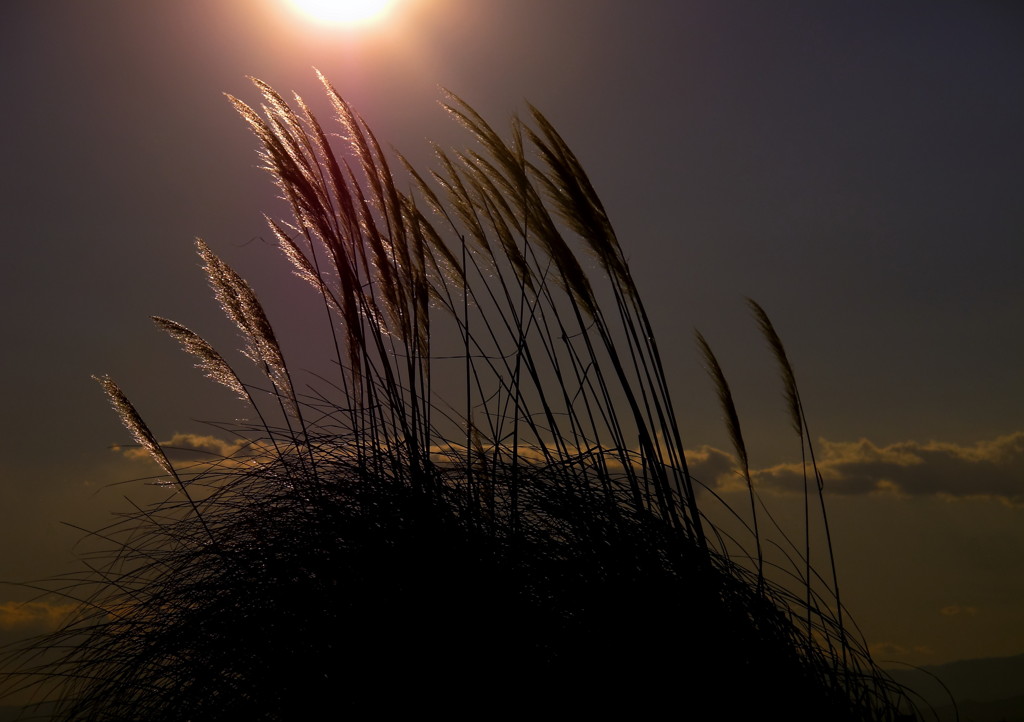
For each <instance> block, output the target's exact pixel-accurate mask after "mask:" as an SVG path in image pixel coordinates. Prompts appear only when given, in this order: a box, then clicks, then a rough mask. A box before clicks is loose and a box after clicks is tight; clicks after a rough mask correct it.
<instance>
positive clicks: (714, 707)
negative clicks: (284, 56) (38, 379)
mask: <svg viewBox="0 0 1024 722" xmlns="http://www.w3.org/2000/svg"><path fill="white" fill-rule="evenodd" d="M255 84H256V88H257V90H258V92H259V94H260V96H261V104H260V106H259V107H252V106H250V105H248V104H246V103H244V102H242V101H240V100H238V99H235V98H232V99H231V100H232V102H233V104H234V105H235V107H236V108H237V109H238V111H239V112H240V113H241V115H242V117H243V118H244V120H245V121H246V122H247V124H248V125H249V127H250V128H251V129H252V130H253V131H254V132H255V134H256V136H257V138H258V139H259V141H260V144H261V159H262V163H263V165H264V166H265V168H266V169H267V170H268V171H269V172H270V174H271V175H272V176H273V178H274V180H275V182H276V183H277V186H278V188H279V189H280V192H281V195H282V197H283V198H284V200H285V201H286V203H287V205H288V207H289V209H290V213H291V217H290V218H289V219H288V220H269V221H268V222H269V224H270V228H271V230H272V232H273V235H274V237H275V238H276V240H277V243H278V244H279V246H280V248H281V250H282V251H283V252H284V255H285V257H286V258H287V259H288V260H289V261H290V263H291V265H292V267H293V270H294V271H295V272H296V273H297V274H298V275H299V276H300V277H301V278H303V279H305V280H306V281H307V282H308V283H309V285H310V286H311V287H312V292H313V293H314V294H316V296H317V297H318V298H319V299H320V301H321V302H322V306H323V313H324V319H325V321H324V327H323V329H324V331H323V332H324V334H327V337H328V338H330V339H331V341H332V343H333V347H334V358H333V360H332V365H331V368H332V369H333V370H332V371H331V372H329V373H322V374H320V375H318V376H317V377H316V378H317V379H318V380H317V381H316V382H314V383H309V384H304V383H300V378H302V377H304V376H300V375H298V374H299V372H298V371H297V370H296V368H295V367H294V364H293V365H292V366H289V364H288V363H286V361H285V358H286V354H285V352H284V350H283V349H282V348H281V345H280V343H279V341H278V337H277V336H276V335H275V333H274V330H273V328H272V326H271V324H270V321H269V320H268V316H267V314H266V313H265V311H264V309H263V307H262V305H261V304H260V302H259V300H258V298H257V295H256V293H255V291H254V290H253V289H252V288H251V287H250V286H249V284H248V283H246V281H244V280H243V279H242V278H241V277H240V276H239V275H238V274H237V273H236V272H235V271H234V270H233V269H232V268H231V267H230V266H229V265H228V264H227V263H225V262H224V261H223V260H222V259H221V258H220V257H219V256H218V255H217V254H216V253H215V252H214V251H213V250H212V249H211V248H210V247H209V246H207V245H206V244H205V243H203V242H201V241H200V242H199V255H200V257H201V258H202V261H203V263H204V270H205V272H206V274H207V276H208V278H209V282H210V285H211V287H212V289H213V292H214V295H215V296H216V298H217V300H218V301H219V303H220V305H221V307H222V308H223V310H224V313H225V314H226V315H227V317H228V318H229V319H230V320H231V321H232V322H233V323H234V325H235V326H236V327H237V329H238V330H239V332H240V334H241V337H242V348H243V351H244V353H245V355H246V357H247V358H248V360H249V361H251V362H252V367H251V368H246V369H239V368H234V367H232V366H231V365H230V364H229V363H228V361H226V360H225V356H223V355H222V354H221V353H219V352H218V351H217V350H215V349H214V348H213V346H211V345H210V344H209V343H208V342H206V341H205V340H204V339H203V338H202V337H201V336H200V335H199V334H198V333H196V332H194V331H192V330H190V329H189V328H187V327H186V326H183V325H181V324H179V323H177V322H174V321H169V320H166V319H163V318H156V319H155V322H156V323H157V325H158V326H159V327H160V328H162V329H163V330H165V331H166V332H167V333H168V334H169V335H170V336H171V337H172V338H174V339H175V340H176V341H178V342H179V343H180V344H181V346H182V347H183V348H184V349H185V350H186V351H188V352H189V353H190V354H192V355H193V356H194V357H195V359H196V360H197V366H198V367H199V368H200V369H201V370H202V371H203V372H204V373H205V374H206V375H207V376H209V377H210V378H212V379H213V380H215V381H217V382H219V383H220V384H222V385H224V386H225V387H227V388H228V389H230V390H231V391H232V392H233V393H235V394H237V395H238V396H239V397H241V398H242V399H243V400H244V401H246V402H247V404H248V405H249V406H250V407H251V410H252V415H253V421H252V422H245V423H242V422H240V423H239V424H238V425H237V427H232V428H231V431H232V432H233V433H235V434H237V435H238V436H239V437H241V438H244V439H245V443H244V444H243V445H242V448H241V450H240V451H238V452H237V453H235V454H233V455H231V456H227V457H224V458H220V459H217V460H215V461H212V462H210V461H206V462H203V463H201V464H192V465H185V464H177V465H175V464H174V463H172V461H171V458H172V456H173V455H171V454H170V453H169V451H168V450H166V449H165V448H164V447H163V446H161V444H160V443H158V442H157V440H156V437H155V436H154V435H153V433H152V432H151V431H150V430H149V428H148V427H147V426H146V425H145V423H144V422H143V421H142V419H141V417H140V416H139V414H138V413H137V412H136V411H135V408H134V407H133V406H132V405H131V403H130V402H129V401H128V399H127V397H126V396H125V395H124V393H123V392H122V391H121V390H120V388H119V387H117V385H116V384H114V382H113V381H110V380H109V379H103V380H102V384H103V385H104V388H105V389H106V391H107V393H108V395H109V396H110V398H111V399H112V400H113V402H114V405H115V407H116V408H117V410H118V412H119V413H120V414H121V417H122V418H123V419H124V420H125V423H126V425H127V426H128V428H129V430H130V431H131V432H132V434H133V435H134V437H135V438H136V440H137V441H138V442H139V443H140V444H141V445H142V446H143V447H144V448H146V450H147V451H149V453H150V454H151V455H152V456H153V457H154V459H155V460H156V461H157V462H158V464H159V465H160V467H161V469H162V471H163V473H164V474H165V475H166V477H167V478H168V479H169V481H170V483H169V484H168V492H169V496H168V497H167V499H166V500H165V501H164V502H162V503H159V504H156V505H154V506H151V507H145V508H139V509H136V510H135V511H133V512H131V513H128V514H126V515H124V516H122V517H120V518H119V519H118V520H117V521H115V522H114V523H113V524H112V525H111V526H110V527H108V528H106V529H103V530H100V531H98V532H96V533H95V534H94V535H93V537H94V540H95V541H96V546H97V551H96V556H95V557H93V558H91V559H90V560H89V564H90V566H89V570H88V571H87V572H86V573H85V574H84V576H83V575H76V576H72V577H69V578H68V579H67V580H64V582H62V583H61V584H58V585H56V586H57V591H58V592H59V593H62V594H64V595H65V596H68V597H70V598H72V599H75V600H77V601H79V602H80V604H81V607H80V609H81V611H80V613H79V614H78V616H77V617H75V618H74V619H72V620H71V622H70V623H69V624H68V625H66V626H65V627H64V628H63V629H62V630H60V631H59V632H57V633H55V634H53V635H51V636H49V637H47V638H45V639H43V640H41V641H40V640H37V641H36V642H35V643H34V645H33V646H31V647H28V648H22V649H19V650H14V651H13V652H11V653H10V654H9V655H8V658H7V660H6V661H7V662H9V663H11V662H16V663H17V664H18V665H19V667H18V669H19V672H18V673H16V674H13V675H10V676H9V677H8V680H7V684H8V687H9V688H16V687H18V686H22V687H28V688H33V689H35V690H37V691H38V694H39V695H40V697H41V698H48V699H56V700H57V703H56V704H57V713H58V716H59V717H60V718H62V719H71V720H235V719H246V720H252V719H266V720H291V719H311V718H313V717H314V716H323V715H324V714H325V713H327V714H330V715H331V716H338V717H341V716H342V715H345V714H355V715H357V716H356V717H355V718H356V719H364V718H368V717H369V715H374V716H377V715H380V716H386V715H388V714H390V713H396V712H397V713H402V714H410V713H417V714H422V713H427V712H429V713H433V714H442V715H444V716H445V717H447V718H456V719H464V718H465V719H468V718H474V719H491V718H498V719H501V718H504V717H506V716H507V715H509V714H512V713H515V714H529V715H530V716H531V717H532V716H539V717H541V718H550V717H552V716H555V715H565V718H567V719H568V718H577V717H578V716H579V715H581V714H591V713H596V712H598V711H601V712H604V713H608V712H609V711H611V712H612V713H615V714H620V715H628V716H629V718H631V719H637V718H640V719H642V718H646V717H647V716H652V715H653V714H654V713H655V712H656V711H657V712H658V713H659V714H664V713H668V714H671V715H682V716H696V717H698V718H712V717H713V718H718V719H753V718H762V717H766V716H767V717H773V716H774V717H780V716H781V718H784V719H788V720H895V719H900V718H901V717H900V715H899V708H900V707H899V705H900V704H905V703H906V702H907V701H906V700H905V699H902V695H901V693H900V691H899V690H898V689H896V688H895V687H894V685H892V684H891V682H890V681H889V680H888V679H887V678H886V677H885V676H884V675H883V674H882V673H881V672H879V670H878V669H877V668H876V666H875V665H874V663H873V662H872V661H871V659H870V657H869V655H868V654H867V652H866V650H865V647H864V645H863V644H862V643H861V642H860V641H859V637H858V635H857V634H856V633H855V632H853V631H851V630H850V629H849V628H848V627H847V625H846V624H845V623H844V619H846V617H845V616H844V613H843V610H842V605H841V603H840V600H839V592H838V584H837V583H836V581H835V575H834V569H830V570H829V571H830V576H829V577H828V578H823V577H820V576H819V575H818V574H817V572H816V571H815V570H814V568H813V565H812V564H811V561H810V560H811V555H812V549H811V537H812V534H811V533H810V517H809V516H808V517H807V519H806V522H807V523H806V526H807V530H806V533H805V535H804V536H805V539H804V540H803V544H800V543H795V544H791V543H789V542H788V540H785V539H783V541H782V542H780V543H781V544H782V545H783V546H782V548H783V551H784V557H785V559H787V560H788V562H787V563H786V564H784V565H780V564H779V563H778V562H772V561H770V560H769V559H768V558H767V557H766V555H765V552H764V550H763V544H762V541H763V540H762V534H763V530H764V528H765V527H766V524H765V520H766V519H770V516H764V515H765V513H766V512H765V511H764V510H763V505H762V504H761V501H760V499H759V498H758V497H757V494H756V489H755V486H754V484H753V483H751V482H750V475H749V471H748V470H747V461H746V451H745V447H744V445H743V439H742V435H741V433H740V426H739V418H738V415H737V413H736V409H735V405H734V404H733V401H732V395H731V392H730V391H729V387H728V384H727V383H726V381H725V376H724V374H723V373H722V371H721V367H720V366H719V364H718V361H717V359H716V358H715V356H714V354H713V353H712V351H711V348H710V347H709V346H708V345H707V343H706V342H705V341H704V339H703V337H699V338H700V344H701V347H702V350H703V352H704V356H705V359H706V361H707V362H708V364H709V369H710V370H711V372H712V376H713V378H714V382H715V384H716V385H717V387H718V390H719V394H720V397H721V400H722V402H723V405H724V408H725V409H726V417H727V419H728V425H729V428H730V430H731V432H732V436H733V438H734V440H735V442H736V449H737V452H738V454H739V457H740V460H741V466H742V469H743V473H744V475H745V477H746V480H747V485H748V491H749V497H750V507H749V509H746V508H744V509H737V510H735V511H734V512H732V510H727V511H730V512H732V513H734V515H735V517H736V518H737V519H739V520H740V522H741V523H740V524H739V528H741V529H744V530H745V531H744V532H743V534H742V535H738V534H737V533H736V532H733V533H731V534H726V533H725V531H724V530H723V529H722V528H720V527H719V526H718V525H717V524H716V523H715V522H714V521H712V520H711V518H709V516H706V515H705V512H706V511H707V509H706V508H704V507H705V505H719V506H720V505H721V501H720V500H716V497H715V496H714V494H713V493H712V492H711V491H710V490H702V486H701V484H700V483H699V481H698V480H697V479H694V478H693V477H692V476H691V475H690V473H689V470H688V467H687V464H686V456H685V453H684V450H683V442H682V439H681V438H680V435H679V431H678V424H677V421H676V417H675V411H674V408H673V405H672V403H671V400H670V398H669V392H668V383H667V379H666V370H665V366H664V365H663V361H662V358H661V355H660V353H659V350H658V347H657V345H656V342H655V336H654V333H653V330H652V328H651V324H650V321H649V319H648V315H647V313H646V311H645V309H644V306H643V303H642V300H641V297H640V293H639V292H638V290H637V287H636V285H635V283H634V280H633V277H632V275H631V274H630V271H629V266H628V264H627V263H626V260H625V256H624V254H623V252H622V249H621V247H620V245H619V241H618V239H617V237H616V235H615V232H614V230H613V228H612V225H611V222H610V221H609V219H608V216H607V214H606V212H605V210H604V207H603V206H602V204H601V201H600V200H599V198H598V196H597V194H596V192H595V190H594V188H593V186H592V184H591V183H590V181H589V180H588V178H587V176H586V174H585V173H584V171H583V169H582V167H581V165H580V163H579V161H578V160H577V158H576V156H575V155H574V154H573V153H572V151H571V150H570V149H569V147H568V145H567V144H566V143H565V141H564V140H563V139H562V137H561V136H560V135H559V134H558V133H557V132H556V131H555V129H554V128H553V127H552V126H551V124H550V123H549V122H548V121H547V120H546V119H545V118H544V116H543V115H542V114H541V113H540V112H539V111H537V110H535V109H532V108H531V109H530V118H529V121H520V120H518V119H517V120H514V121H513V123H512V126H511V131H510V133H509V134H508V136H507V137H505V136H503V135H502V134H499V133H498V132H497V131H495V130H494V129H493V128H492V127H491V126H490V125H489V124H488V123H487V122H486V121H485V120H484V119H483V118H482V117H481V116H480V115H478V114H477V113H476V112H475V111H474V110H473V109H472V108H471V107H470V106H468V105H467V104H466V103H465V102H463V101H462V100H461V99H459V98H458V97H456V96H454V95H449V96H448V97H447V99H446V106H445V107H446V108H447V109H448V111H449V112H450V114H451V116H452V117H453V118H454V119H455V120H456V121H457V122H459V123H461V124H462V125H463V126H464V127H465V128H466V129H467V130H468V131H469V132H470V134H471V135H472V136H474V137H475V140H476V144H475V146H474V147H473V148H471V149H468V150H465V151H461V152H448V151H443V150H441V149H437V168H436V170H434V171H432V172H431V173H427V174H424V173H421V172H419V171H417V170H415V169H413V168H412V167H411V165H409V164H408V163H406V162H405V161H404V159H399V163H398V164H397V165H393V162H392V161H391V160H389V159H388V158H387V157H386V155H385V153H384V152H383V151H382V149H381V146H380V144H379V143H378V141H377V138H376V137H375V136H374V134H373V132H372V131H371V130H370V128H369V127H368V126H367V125H366V124H365V123H364V122H363V121H362V119H361V118H360V117H359V116H358V115H357V114H356V113H355V112H354V111H353V110H352V108H350V106H349V105H348V103H347V102H346V101H345V100H344V99H343V98H342V97H341V96H340V95H339V94H338V93H337V92H336V91H335V89H334V88H333V87H332V86H331V85H330V83H328V82H327V81H326V80H324V81H323V85H324V88H325V90H326V93H327V97H328V99H329V101H330V105H331V108H332V111H333V113H334V115H335V119H334V120H335V121H337V125H333V126H332V127H331V128H330V129H328V128H327V127H325V126H324V125H322V124H321V122H320V120H319V119H318V118H317V117H316V116H315V115H314V113H313V112H312V111H311V109H310V108H309V106H307V105H306V103H304V102H303V101H302V99H300V98H298V97H296V98H294V99H293V100H290V101H289V100H286V99H285V98H284V97H282V96H281V95H279V94H278V93H277V92H275V91H274V90H273V89H272V88H270V87H269V86H267V85H266V84H264V83H262V82H260V81H256V82H255ZM335 134H340V135H339V136H337V137H335ZM338 138H340V140H338ZM399 167H401V168H402V170H401V171H400V172H399V171H396V170H395V168H399ZM406 189H411V190H409V191H407V190H406ZM754 310H755V313H756V315H757V318H758V322H759V323H760V325H761V327H762V329H763V330H764V332H765V334H766V335H767V337H768V339H769V341H770V344H771V347H772V349H773V351H774V353H775V355H776V356H777V358H778V359H779V361H780V363H781V365H782V371H783V377H784V382H785V388H786V393H787V397H788V398H789V399H790V404H791V407H792V413H793V422H794V424H795V426H796V430H797V432H798V433H799V435H800V438H801V440H802V441H805V440H806V439H807V438H808V437H807V436H806V420H805V419H804V418H803V409H802V407H801V406H800V402H799V395H798V394H797V391H796V381H795V377H794V375H793V372H792V367H791V366H790V365H789V361H788V359H787V358H786V355H785V352H784V350H783V347H782V344H781V341H779V340H778V336H777V334H775V331H774V328H773V327H772V326H771V323H770V321H768V317H767V315H766V314H764V312H763V310H761V308H760V307H759V306H756V305H755V306H754ZM803 445H804V448H809V447H808V446H807V444H803ZM808 468H809V472H808V473H809V474H811V475H812V476H813V477H814V478H815V479H816V481H817V485H818V489H817V492H818V493H819V494H820V490H821V479H820V476H818V475H817V472H816V470H815V468H814V465H813V456H812V457H811V458H810V460H809V467H808ZM809 496H810V494H809V493H808V497H809ZM805 508H807V510H808V511H807V514H808V515H809V514H810V511H809V506H807V507H805ZM823 509H824V507H822V513H823ZM733 526H735V525H731V526H730V529H731V528H733ZM828 558H829V559H831V553H830V550H829V552H828Z"/></svg>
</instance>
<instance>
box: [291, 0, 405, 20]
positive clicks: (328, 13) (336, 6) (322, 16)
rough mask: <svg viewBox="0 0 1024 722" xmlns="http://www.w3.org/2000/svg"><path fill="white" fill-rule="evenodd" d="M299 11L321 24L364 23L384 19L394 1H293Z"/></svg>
mask: <svg viewBox="0 0 1024 722" xmlns="http://www.w3.org/2000/svg"><path fill="white" fill-rule="evenodd" d="M291 1H292V4H293V5H295V6H296V7H297V8H298V9H299V10H301V11H302V12H304V13H306V14H307V15H309V16H310V17H312V18H315V19H316V20H319V21H321V22H330V23H362V22H369V21H371V20H376V19H378V18H380V17H382V16H383V15H384V14H385V13H386V12H387V10H388V8H389V7H390V6H391V5H392V3H393V2H394V0H291Z"/></svg>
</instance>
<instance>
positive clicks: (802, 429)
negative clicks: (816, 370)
mask: <svg viewBox="0 0 1024 722" xmlns="http://www.w3.org/2000/svg"><path fill="white" fill-rule="evenodd" d="M747 304H748V305H749V306H750V309H751V311H752V312H753V314H754V317H755V318H756V319H757V323H758V326H759V327H760V329H761V332H762V334H763V335H764V337H765V339H766V340H767V341H768V345H769V347H770V348H771V350H772V354H774V356H775V359H776V361H778V364H779V371H780V373H781V374H782V382H783V389H784V390H785V395H786V401H787V405H788V408H789V415H790V422H791V423H792V425H793V429H794V430H795V431H796V433H797V436H799V437H800V461H801V467H802V470H803V478H804V538H805V539H806V540H807V541H806V547H805V552H804V554H805V559H806V560H807V567H806V570H805V573H806V577H805V578H806V579H807V585H808V589H810V584H811V571H812V570H811V567H810V564H811V562H810V556H811V550H810V536H811V532H810V519H809V510H808V508H807V506H808V499H809V496H810V495H809V494H808V484H807V462H808V456H809V457H810V466H811V471H812V473H813V475H814V480H815V486H816V487H817V493H818V506H819V510H820V513H821V521H822V524H823V526H824V530H825V544H826V547H827V549H826V552H827V555H828V559H829V566H830V570H831V573H832V593H833V595H834V596H835V609H836V615H837V622H838V631H839V642H840V647H841V648H842V650H843V654H844V656H845V654H846V649H847V645H846V639H845V636H846V630H845V626H844V625H843V605H842V601H841V598H840V594H839V574H838V571H837V570H836V560H835V553H834V551H833V547H832V531H831V527H830V526H829V523H828V510H827V507H826V505H825V481H824V479H823V478H822V476H821V471H820V470H819V469H818V463H817V461H816V459H815V457H814V444H813V442H812V441H811V434H810V431H809V430H808V428H807V417H806V416H805V415H804V407H803V404H802V403H801V401H800V391H799V389H798V388H797V384H796V374H795V373H793V367H792V366H791V365H790V363H789V357H788V356H787V354H786V349H785V347H784V346H783V345H782V339H780V338H779V334H778V333H777V332H776V331H775V326H774V324H772V322H771V319H770V318H769V317H768V314H767V313H766V312H765V310H764V309H763V308H762V307H761V306H760V305H759V304H758V303H757V302H756V301H754V300H753V299H750V298H748V299H747ZM810 606H811V605H810V603H809V602H808V609H810Z"/></svg>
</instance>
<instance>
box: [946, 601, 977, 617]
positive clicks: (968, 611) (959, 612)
mask: <svg viewBox="0 0 1024 722" xmlns="http://www.w3.org/2000/svg"><path fill="white" fill-rule="evenodd" d="M939 614H941V615H942V616H944V617H958V616H967V617H974V616H977V614H978V608H977V607H963V606H961V605H959V604H950V605H949V606H948V607H943V608H942V609H940V610H939Z"/></svg>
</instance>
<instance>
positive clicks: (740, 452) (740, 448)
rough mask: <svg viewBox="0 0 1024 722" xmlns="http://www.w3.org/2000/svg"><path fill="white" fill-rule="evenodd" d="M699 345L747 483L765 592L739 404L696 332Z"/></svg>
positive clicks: (759, 578)
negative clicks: (737, 404)
mask: <svg viewBox="0 0 1024 722" xmlns="http://www.w3.org/2000/svg"><path fill="white" fill-rule="evenodd" d="M695 335H696V337H697V345H698V347H699V348H700V351H701V355H702V356H703V357H704V362H705V364H707V371H708V375H709V376H711V379H712V381H713V382H714V384H715V391H716V392H717V393H718V401H719V403H720V404H721V406H722V412H723V413H724V414H725V427H726V429H727V430H728V432H729V439H730V440H731V441H732V446H733V448H734V449H735V450H736V458H737V459H739V462H740V473H741V474H742V475H743V480H744V481H745V482H746V483H747V493H748V495H749V496H750V519H751V523H752V524H753V533H754V543H755V544H756V545H757V585H758V588H759V589H760V588H762V587H763V585H764V552H763V551H762V549H761V532H760V529H759V527H758V525H757V501H756V497H755V495H754V482H753V481H752V480H751V478H750V461H749V459H748V458H747V445H746V444H745V443H744V442H743V431H742V429H741V428H740V416H739V413H737V411H736V404H735V402H734V401H733V398H732V391H731V390H730V389H729V382H728V381H726V378H725V372H723V371H722V367H721V365H720V364H719V363H718V358H716V357H715V353H714V351H712V350H711V346H710V345H709V344H708V342H707V339H705V338H704V335H703V334H702V333H701V332H700V331H696V332H695Z"/></svg>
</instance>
